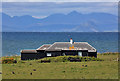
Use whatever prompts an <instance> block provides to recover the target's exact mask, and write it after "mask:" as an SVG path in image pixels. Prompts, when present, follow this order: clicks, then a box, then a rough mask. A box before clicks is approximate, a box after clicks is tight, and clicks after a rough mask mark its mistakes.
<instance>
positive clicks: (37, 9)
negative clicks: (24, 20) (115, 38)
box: [0, 0, 118, 18]
mask: <svg viewBox="0 0 120 81" xmlns="http://www.w3.org/2000/svg"><path fill="white" fill-rule="evenodd" d="M10 1H11V2H10ZM12 1H14V2H12ZM20 1H25V2H16V0H9V2H8V0H4V2H2V9H0V12H4V13H6V14H8V15H10V16H22V15H31V16H33V17H35V18H44V17H47V16H49V15H51V14H55V13H63V14H68V13H70V12H72V11H77V12H79V13H82V14H88V13H93V12H104V13H110V14H114V15H117V14H118V2H117V0H116V2H115V0H114V1H113V0H109V1H111V2H107V1H106V2H102V1H103V0H96V2H92V1H95V0H92V1H91V2H87V0H84V1H86V2H82V0H81V2H80V1H78V2H72V0H70V1H71V2H65V1H64V2H56V1H53V2H47V0H44V2H35V1H36V0H34V2H33V0H20ZM41 1H42V0H41ZM45 1H46V2H45ZM97 1H98V2H97ZM104 1H105V0H104Z"/></svg>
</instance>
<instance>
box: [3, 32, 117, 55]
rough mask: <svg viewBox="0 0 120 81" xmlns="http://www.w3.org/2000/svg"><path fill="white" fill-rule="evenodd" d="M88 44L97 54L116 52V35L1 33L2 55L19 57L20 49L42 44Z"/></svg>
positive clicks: (90, 33)
mask: <svg viewBox="0 0 120 81" xmlns="http://www.w3.org/2000/svg"><path fill="white" fill-rule="evenodd" d="M70 38H72V39H73V40H74V42H88V43H89V44H91V45H92V46H93V47H95V48H96V49H97V51H98V52H99V53H103V52H118V33H112V32H109V33H93V32H89V33H80V32H77V33H75V32H74V33H73V32H72V33H70V32H69V33H68V32H60V33H59V32H57V33H50V32H46V33H45V32H25V33H24V32H4V33H2V55H3V56H11V55H16V54H17V55H20V50H22V49H37V48H38V47H40V46H41V45H42V44H52V43H54V42H68V41H69V39H70Z"/></svg>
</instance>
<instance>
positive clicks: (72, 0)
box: [3, 0, 119, 2]
mask: <svg viewBox="0 0 120 81" xmlns="http://www.w3.org/2000/svg"><path fill="white" fill-rule="evenodd" d="M118 1H119V0H3V2H118Z"/></svg>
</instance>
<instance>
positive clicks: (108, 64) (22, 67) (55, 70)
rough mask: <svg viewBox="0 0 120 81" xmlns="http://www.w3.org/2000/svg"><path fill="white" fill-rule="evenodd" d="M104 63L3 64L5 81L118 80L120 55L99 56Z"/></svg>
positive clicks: (30, 62) (30, 61)
mask: <svg viewBox="0 0 120 81" xmlns="http://www.w3.org/2000/svg"><path fill="white" fill-rule="evenodd" d="M98 58H100V59H103V60H104V61H88V62H52V63H39V60H27V61H21V60H20V57H17V60H18V63H16V64H2V78H3V79H118V59H117V58H118V54H117V53H110V54H109V53H106V54H98Z"/></svg>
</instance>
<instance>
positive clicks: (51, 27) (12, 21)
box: [2, 11, 118, 32]
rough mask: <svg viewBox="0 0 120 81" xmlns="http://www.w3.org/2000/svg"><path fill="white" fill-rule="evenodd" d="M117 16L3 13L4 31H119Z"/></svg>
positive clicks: (73, 13)
mask: <svg viewBox="0 0 120 81" xmlns="http://www.w3.org/2000/svg"><path fill="white" fill-rule="evenodd" d="M117 21H118V20H117V16H115V15H112V14H108V13H90V14H81V13H78V12H76V11H72V12H70V13H68V14H66V15H65V14H61V13H56V14H52V15H49V16H48V17H46V18H43V19H36V18H33V17H32V16H30V15H24V16H13V17H11V16H9V15H7V14H5V13H2V23H3V24H2V26H3V31H14V32H15V31H22V32H25V31H26V32H27V31H29V32H32V31H34V32H104V31H113V32H114V31H117V29H118V26H117V25H118V24H117Z"/></svg>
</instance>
